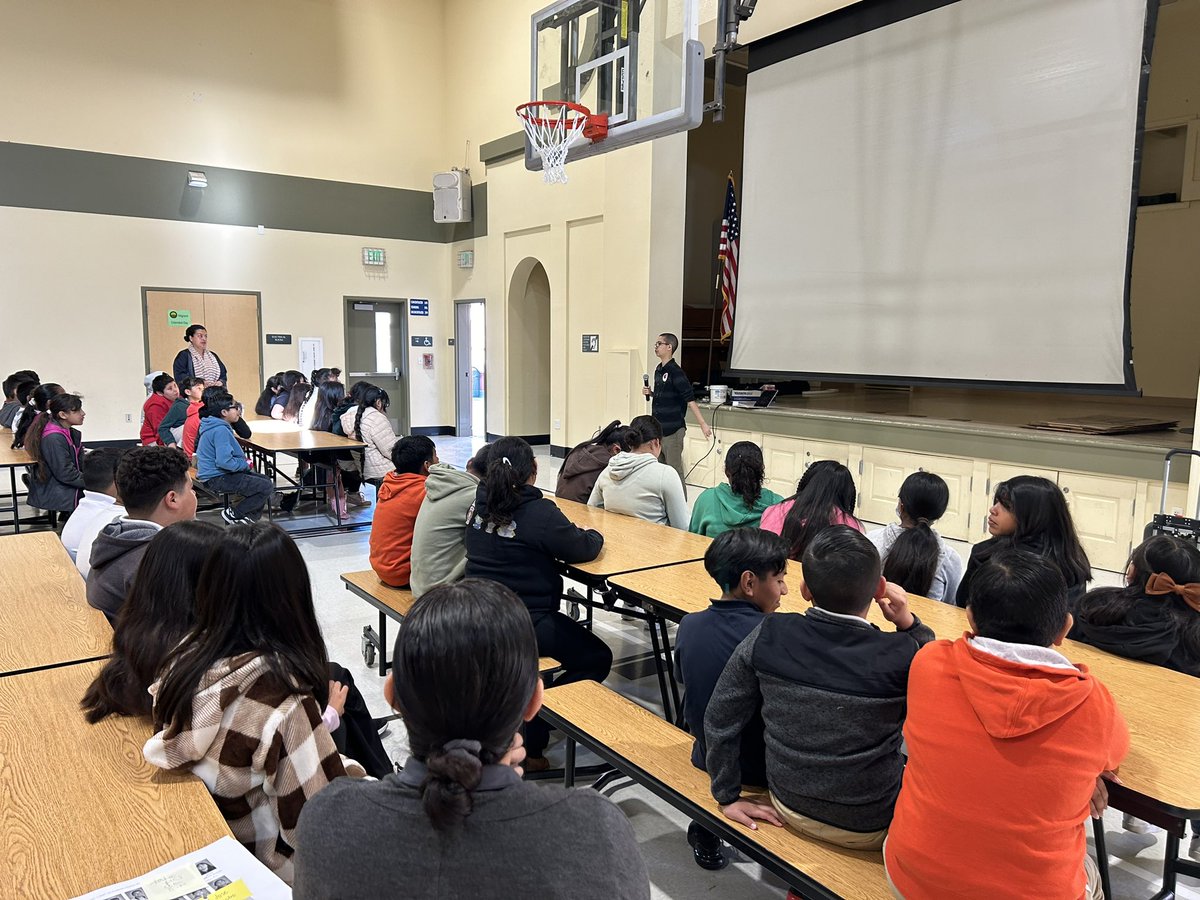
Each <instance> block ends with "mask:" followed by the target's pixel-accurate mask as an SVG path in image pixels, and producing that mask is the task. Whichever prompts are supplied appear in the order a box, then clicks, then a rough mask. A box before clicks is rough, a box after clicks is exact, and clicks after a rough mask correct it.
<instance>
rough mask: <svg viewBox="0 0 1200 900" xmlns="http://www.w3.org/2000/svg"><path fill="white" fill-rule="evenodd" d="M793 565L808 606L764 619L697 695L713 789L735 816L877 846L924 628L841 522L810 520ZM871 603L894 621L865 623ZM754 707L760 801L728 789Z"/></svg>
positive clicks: (870, 551)
mask: <svg viewBox="0 0 1200 900" xmlns="http://www.w3.org/2000/svg"><path fill="white" fill-rule="evenodd" d="M802 566H803V573H804V584H803V587H802V588H801V595H802V596H803V597H804V599H805V600H807V601H808V602H810V603H812V604H813V608H812V609H810V610H808V611H807V612H805V613H775V614H774V615H770V616H767V617H765V618H764V619H763V620H762V623H761V624H760V625H759V626H758V627H757V628H756V629H755V630H754V631H753V632H751V634H750V636H749V637H747V638H746V639H745V640H744V641H742V643H741V644H739V645H738V647H737V649H736V650H735V651H734V652H733V656H732V657H730V659H729V664H728V665H726V666H725V671H724V672H723V673H722V674H721V677H720V679H719V680H718V681H717V686H716V689H715V690H714V691H713V695H712V699H711V700H709V702H708V711H707V713H705V716H704V737H705V740H706V741H707V742H708V757H707V760H706V762H707V767H708V774H709V777H710V778H711V779H712V792H713V797H714V798H715V799H716V801H717V802H718V803H719V804H721V807H722V809H723V811H724V813H725V815H726V816H727V817H728V818H730V819H732V820H733V821H735V822H740V823H741V824H743V825H747V826H749V825H752V824H753V821H754V820H755V819H758V820H761V821H766V822H770V823H771V824H773V825H783V824H784V823H785V822H786V823H787V824H788V825H790V826H791V827H792V828H794V829H795V830H796V831H799V832H801V833H803V834H807V835H809V836H810V837H814V838H818V839H820V840H823V841H828V842H829V843H831V844H836V845H838V846H840V847H848V848H850V849H854V850H878V849H879V848H880V847H881V846H883V841H884V839H885V838H886V837H887V834H888V825H889V823H890V822H891V820H892V807H893V805H894V804H895V802H896V793H897V792H898V791H899V790H900V777H901V775H902V773H903V772H904V755H903V753H901V749H900V747H901V728H902V727H903V725H904V709H905V699H904V698H905V691H906V687H907V682H908V670H909V666H911V665H912V661H913V657H915V656H916V655H917V651H918V650H920V649H921V647H922V646H923V645H925V644H927V643H928V642H929V641H932V640H933V631H932V630H931V629H930V628H929V627H928V626H926V625H923V624H921V621H920V620H919V619H918V618H917V617H916V616H915V615H914V614H913V612H912V610H910V609H909V608H908V597H907V596H906V595H905V593H904V591H903V590H902V589H901V588H900V587H898V586H897V585H894V584H888V583H887V582H886V581H884V580H883V577H882V576H881V575H880V571H881V569H882V564H881V563H880V561H879V553H878V551H876V549H875V546H874V545H873V544H872V543H871V542H870V541H868V540H867V539H866V537H865V536H864V535H863V534H862V533H861V532H858V531H855V530H854V529H853V528H850V527H848V526H846V525H831V526H829V527H827V528H825V529H824V530H822V531H821V532H820V533H819V534H817V536H816V537H814V538H813V540H812V542H811V543H810V544H809V545H808V549H807V550H805V552H804V560H803V564H802ZM873 602H874V603H877V604H878V605H879V608H880V610H881V611H882V612H883V617H884V618H885V619H887V620H888V621H889V622H891V623H892V624H894V625H895V626H896V630H895V631H886V632H885V631H881V630H880V629H879V628H878V627H877V626H875V625H873V624H872V623H870V622H868V621H867V614H868V613H869V612H870V610H871V604H872V603H873ZM759 709H761V710H762V717H763V725H764V728H765V740H766V747H767V785H768V787H769V788H770V796H771V805H769V806H768V805H765V804H762V803H757V802H754V801H750V800H739V799H738V798H739V797H740V795H741V791H742V777H743V775H742V765H741V748H742V734H743V732H745V730H746V729H747V727H749V725H750V722H751V721H752V720H753V718H754V714H755V712H756V711H757V710H759ZM972 809H973V812H974V813H975V814H978V812H979V808H978V807H974V806H973V805H972ZM939 852H940V851H939Z"/></svg>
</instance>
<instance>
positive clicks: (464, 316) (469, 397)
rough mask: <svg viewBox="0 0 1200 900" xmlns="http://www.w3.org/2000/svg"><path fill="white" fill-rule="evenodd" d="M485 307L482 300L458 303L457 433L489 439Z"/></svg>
mask: <svg viewBox="0 0 1200 900" xmlns="http://www.w3.org/2000/svg"><path fill="white" fill-rule="evenodd" d="M483 310H484V307H483V301H482V300H460V301H458V302H457V303H455V305H454V359H455V364H456V366H457V370H456V372H455V376H456V380H455V402H456V406H457V409H458V417H457V418H458V421H457V427H456V429H455V434H456V435H458V436H459V437H477V438H482V439H486V438H487V417H486V414H485V411H484V410H485V404H486V399H487V376H486V374H485V371H484V359H485V356H486V354H485V352H484V351H485V349H486V344H485V343H484V328H483Z"/></svg>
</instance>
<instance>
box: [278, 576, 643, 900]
mask: <svg viewBox="0 0 1200 900" xmlns="http://www.w3.org/2000/svg"><path fill="white" fill-rule="evenodd" d="M537 657H538V648H537V638H536V636H535V635H534V633H533V629H532V628H531V627H530V623H529V615H528V613H527V612H526V611H525V609H524V607H523V606H522V604H521V601H520V600H519V599H518V598H517V597H516V596H515V595H514V594H513V593H512V591H510V590H508V589H507V588H505V587H503V586H502V585H499V584H495V583H494V582H490V581H484V580H481V579H472V578H468V579H466V580H463V581H460V582H458V583H457V584H454V585H440V586H438V587H436V588H434V589H433V590H431V591H430V592H429V593H427V594H426V595H425V596H424V597H422V598H421V599H420V600H418V601H417V602H416V604H415V605H414V606H413V609H412V612H411V613H409V615H408V616H407V617H406V618H405V620H404V627H403V628H401V629H400V635H399V637H398V638H397V639H396V649H395V654H394V655H393V657H392V658H393V660H394V663H393V669H392V674H391V675H389V676H388V679H387V682H386V683H385V686H384V696H385V697H387V700H388V702H389V703H390V704H391V705H392V706H393V707H394V708H395V709H396V711H397V712H399V713H400V715H401V717H402V718H403V721H404V727H405V729H406V730H407V732H408V745H409V748H410V752H411V754H412V755H411V756H410V757H409V759H408V761H407V762H406V763H405V765H404V769H403V771H401V772H398V773H396V774H394V775H388V776H387V777H386V778H384V779H383V780H382V781H378V782H356V781H352V780H350V779H345V778H342V779H338V780H337V781H336V782H334V783H333V784H332V785H330V786H329V787H327V788H325V789H324V790H323V791H321V793H319V794H318V795H317V796H315V797H313V798H312V799H311V800H310V801H309V802H308V803H306V804H305V806H304V812H303V813H302V814H301V816H300V825H299V828H298V829H297V831H296V841H297V842H296V844H295V847H296V855H295V874H296V877H295V889H294V894H293V896H294V897H295V898H296V900H333V898H339V897H383V896H395V897H412V898H417V897H421V898H427V897H513V898H516V897H521V898H540V900H568V898H569V900H612V898H622V900H638V898H649V896H650V883H649V879H648V878H647V875H646V868H645V865H644V864H643V862H642V858H641V854H640V852H639V849H638V845H637V839H636V838H635V836H634V833H633V828H632V826H631V825H630V823H629V820H628V819H626V818H625V816H624V814H623V813H622V812H621V811H620V810H619V809H618V808H617V807H616V805H614V804H613V803H612V801H610V800H609V799H608V798H606V797H603V796H601V795H600V794H598V793H597V792H595V791H589V790H569V789H566V788H563V787H560V786H557V785H549V784H536V783H532V782H526V781H522V779H521V775H522V765H521V763H522V759H523V758H524V756H525V750H524V748H522V746H521V735H520V732H519V729H520V727H521V723H522V722H528V721H529V720H530V719H532V718H533V717H534V716H535V715H536V714H537V711H538V709H539V707H540V706H541V703H542V684H541V681H540V680H539V678H538V667H537Z"/></svg>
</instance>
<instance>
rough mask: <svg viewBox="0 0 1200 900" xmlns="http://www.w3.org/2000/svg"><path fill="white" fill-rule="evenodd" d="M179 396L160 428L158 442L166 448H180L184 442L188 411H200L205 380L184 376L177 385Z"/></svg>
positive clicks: (164, 417)
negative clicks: (184, 428)
mask: <svg viewBox="0 0 1200 900" xmlns="http://www.w3.org/2000/svg"><path fill="white" fill-rule="evenodd" d="M176 384H177V387H178V390H179V396H178V397H176V398H175V402H173V403H172V404H171V408H170V409H168V410H167V414H166V415H165V416H163V418H162V422H160V423H159V426H158V442H159V443H160V444H162V445H163V446H165V447H178V446H179V444H180V442H181V441H182V440H183V426H184V425H186V424H187V417H188V411H189V410H191V409H195V410H197V412H198V411H199V409H200V401H201V400H202V399H203V397H204V379H203V378H197V377H196V376H194V375H184V376H183V377H182V378H180V379H179V381H178V382H177V383H176Z"/></svg>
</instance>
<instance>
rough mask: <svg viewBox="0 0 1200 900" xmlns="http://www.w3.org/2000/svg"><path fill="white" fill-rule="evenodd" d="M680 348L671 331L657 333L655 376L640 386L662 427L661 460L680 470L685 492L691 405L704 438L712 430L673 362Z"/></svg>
mask: <svg viewBox="0 0 1200 900" xmlns="http://www.w3.org/2000/svg"><path fill="white" fill-rule="evenodd" d="M678 349H679V338H677V337H676V336H675V335H673V334H660V335H659V336H658V339H657V340H656V341H655V342H654V355H655V356H656V357H658V365H657V366H656V367H655V368H654V378H653V380H652V381H651V382H650V384H648V385H645V386H643V387H642V393H643V394H645V396H646V399H647V400H650V399H651V398H653V400H654V402H653V404H652V406H651V412H652V413H653V415H654V418H656V419H658V421H659V423H660V424H661V425H662V429H663V440H662V455H661V456H660V457H659V459H660V461H661V462H665V463H666V464H667V465H668V466H670V467H671V468H673V469H674V470H675V471H676V472H678V473H679V480H680V482H682V483H683V486H684V491H685V492H686V491H687V482H686V481H685V480H684V472H683V439H684V435H685V434H686V433H687V425H686V424H685V422H684V416H686V415H687V410H688V408H689V407H690V408H691V410H692V413H693V415H695V417H696V421H697V422H699V423H700V430H701V431H702V432H703V433H704V437H705V439H708V438H711V437H712V429H711V428H709V427H708V423H707V422H705V421H704V416H703V415H702V414H701V412H700V407H699V406H698V405H697V404H696V398H695V395H694V394H693V393H692V383H691V381H689V380H688V377H687V375H685V374H684V372H683V369H681V368H679V363H677V362H675V358H674V357H675V351H676V350H678Z"/></svg>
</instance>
